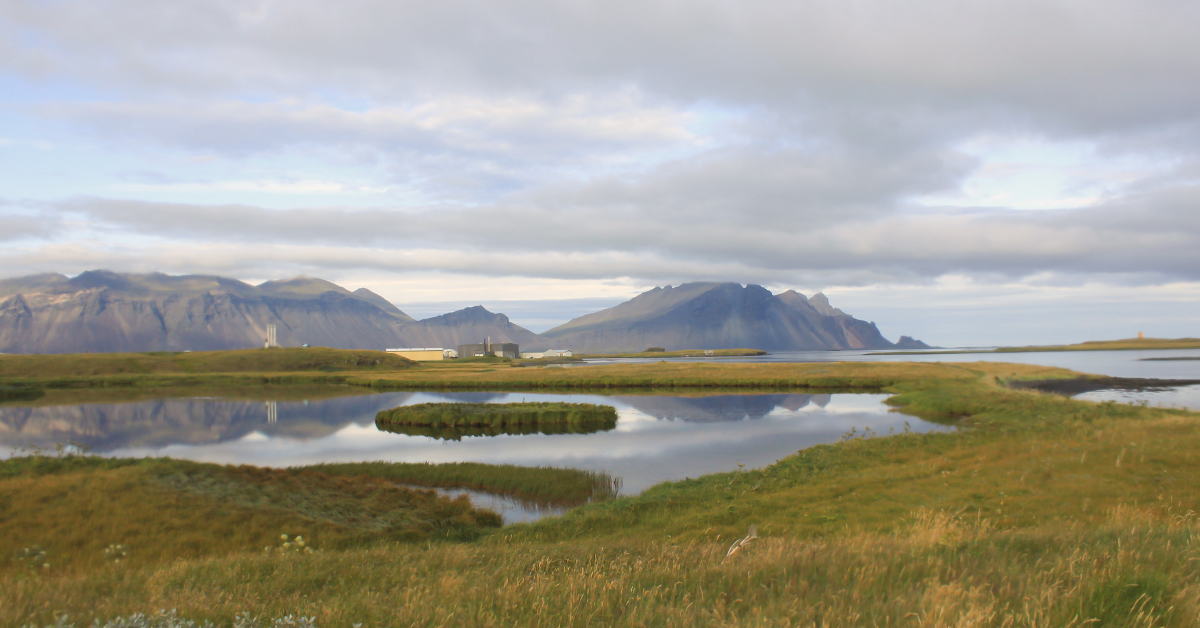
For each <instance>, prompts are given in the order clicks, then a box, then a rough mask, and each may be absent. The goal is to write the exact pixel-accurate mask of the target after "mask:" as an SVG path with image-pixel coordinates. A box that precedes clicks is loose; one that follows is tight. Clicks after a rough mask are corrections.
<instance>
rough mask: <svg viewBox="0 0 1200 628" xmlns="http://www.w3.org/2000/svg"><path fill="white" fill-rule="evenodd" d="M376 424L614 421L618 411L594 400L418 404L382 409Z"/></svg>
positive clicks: (542, 423) (473, 425) (446, 425)
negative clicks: (584, 401) (589, 401)
mask: <svg viewBox="0 0 1200 628" xmlns="http://www.w3.org/2000/svg"><path fill="white" fill-rule="evenodd" d="M375 423H376V424H377V425H378V424H392V425H428V426H432V427H504V426H518V425H558V424H565V425H578V424H584V423H598V424H602V425H607V426H608V427H609V428H612V427H614V426H616V424H617V410H616V408H614V407H612V406H606V405H597V404H594V403H565V402H561V401H529V402H518V403H419V404H416V405H410V406H400V407H398V408H392V409H391V410H383V411H381V412H379V413H378V414H376V415H375Z"/></svg>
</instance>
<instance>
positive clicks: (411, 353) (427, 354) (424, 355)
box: [386, 347, 446, 362]
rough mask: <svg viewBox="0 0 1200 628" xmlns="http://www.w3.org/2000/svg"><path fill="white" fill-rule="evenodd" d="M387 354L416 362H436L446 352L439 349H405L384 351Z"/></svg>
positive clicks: (442, 357)
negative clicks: (393, 354)
mask: <svg viewBox="0 0 1200 628" xmlns="http://www.w3.org/2000/svg"><path fill="white" fill-rule="evenodd" d="M386 351H387V352H388V353H395V354H396V355H398V356H400V357H402V358H408V359H410V360H416V361H417V362H436V361H440V360H442V359H444V358H445V357H446V350H445V349H442V348H441V347H437V348H429V347H411V348H407V349H386Z"/></svg>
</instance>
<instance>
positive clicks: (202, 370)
mask: <svg viewBox="0 0 1200 628" xmlns="http://www.w3.org/2000/svg"><path fill="white" fill-rule="evenodd" d="M416 365H417V363H416V362H413V361H412V360H409V359H407V358H403V357H400V356H398V355H395V354H392V353H386V352H383V351H361V350H355V351H351V350H346V349H330V348H328V347H305V348H295V349H282V348H274V349H243V350H240V351H198V352H187V353H174V352H165V351H164V352H152V353H88V354H70V355H0V378H3V379H8V378H27V377H88V376H98V377H99V376H106V375H159V374H177V373H187V374H211V373H296V372H303V371H323V372H332V371H362V370H400V369H407V368H411V367H414V366H416Z"/></svg>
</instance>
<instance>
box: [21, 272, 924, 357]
mask: <svg viewBox="0 0 1200 628" xmlns="http://www.w3.org/2000/svg"><path fill="white" fill-rule="evenodd" d="M272 324H273V325H275V326H276V329H277V335H276V338H277V341H278V343H279V344H280V345H282V346H285V347H287V346H293V347H294V346H299V345H301V344H310V345H314V346H326V347H336V348H340V349H384V348H390V347H446V348H456V347H458V346H459V345H461V344H467V343H475V342H483V341H484V340H485V339H486V338H488V337H491V340H492V342H515V343H517V344H519V345H520V346H521V348H522V349H523V350H531V351H539V350H542V349H547V348H564V349H572V350H574V351H575V352H577V353H607V352H621V351H640V350H642V349H645V348H646V347H651V346H658V347H665V348H667V349H668V350H672V349H732V348H740V347H745V348H752V349H764V350H767V351H788V350H806V349H886V348H892V347H894V346H900V347H901V348H925V347H927V346H928V345H925V344H924V343H922V342H920V341H919V340H913V339H911V338H908V337H907V336H905V337H902V338H901V344H900V345H893V344H892V343H891V342H888V340H887V339H886V338H884V337H883V336H882V335H880V333H879V330H878V329H877V328H876V327H875V324H874V323H868V322H866V321H861V320H858V319H856V318H854V317H853V316H850V315H849V314H847V313H845V312H843V311H842V310H839V309H837V308H835V307H833V306H832V305H830V303H829V299H827V298H825V295H823V294H820V293H817V294H815V295H813V296H812V297H811V298H806V297H805V296H804V295H802V294H799V293H797V292H795V291H792V290H789V291H787V292H783V293H781V294H778V295H773V294H771V293H770V292H769V291H768V290H766V289H764V288H763V287H761V286H756V285H753V284H752V285H748V286H745V287H743V286H742V285H741V284H735V283H691V284H684V285H681V286H678V287H671V286H665V287H662V288H655V289H653V290H650V291H648V292H645V293H643V294H640V295H638V296H636V297H634V298H633V299H631V300H629V301H627V302H625V303H622V304H620V305H618V306H616V307H612V308H608V309H606V310H601V311H599V312H595V313H593V314H588V315H586V316H581V317H579V318H576V319H574V320H572V321H570V322H568V323H566V324H564V325H561V326H559V327H556V328H554V329H552V330H550V331H548V332H546V333H544V334H542V335H540V336H539V335H537V334H534V333H533V332H531V331H529V330H528V329H525V328H523V327H521V326H519V325H515V324H513V323H512V321H510V320H509V319H508V317H507V316H505V315H503V314H495V313H492V312H489V311H487V310H486V309H484V308H483V307H482V306H475V307H468V308H465V309H462V310H459V311H457V312H451V313H449V314H442V315H441V316H435V317H432V318H427V319H424V320H420V321H417V320H413V318H412V317H411V316H409V315H407V314H405V313H404V312H403V311H401V310H400V308H398V307H396V306H395V305H393V304H392V303H390V302H388V301H387V299H384V298H383V297H381V296H379V295H377V294H375V293H374V292H371V291H370V290H367V289H366V288H359V289H358V290H355V291H353V292H351V291H350V290H347V289H345V288H343V287H341V286H339V285H337V284H334V283H331V282H329V281H325V280H324V279H317V278H313V277H295V278H292V279H285V280H278V281H267V282H264V283H262V284H260V285H257V286H252V285H250V284H248V283H244V282H241V281H238V280H236V279H229V278H226V277H216V276H209V275H179V276H175V275H166V274H163V273H149V274H122V273H114V272H110V271H106V270H93V271H88V272H84V273H81V274H79V275H78V276H76V277H66V276H64V275H59V274H42V275H31V276H28V277H18V278H15V279H5V280H0V353H82V352H137V351H184V350H194V351H206V350H219V349H241V348H250V347H261V346H262V345H263V340H264V339H265V338H266V334H267V326H268V325H272Z"/></svg>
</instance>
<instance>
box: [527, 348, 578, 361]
mask: <svg viewBox="0 0 1200 628" xmlns="http://www.w3.org/2000/svg"><path fill="white" fill-rule="evenodd" d="M521 357H522V358H523V359H526V360H540V359H542V358H569V357H571V350H570V349H547V350H545V351H537V352H532V353H522V354H521Z"/></svg>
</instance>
